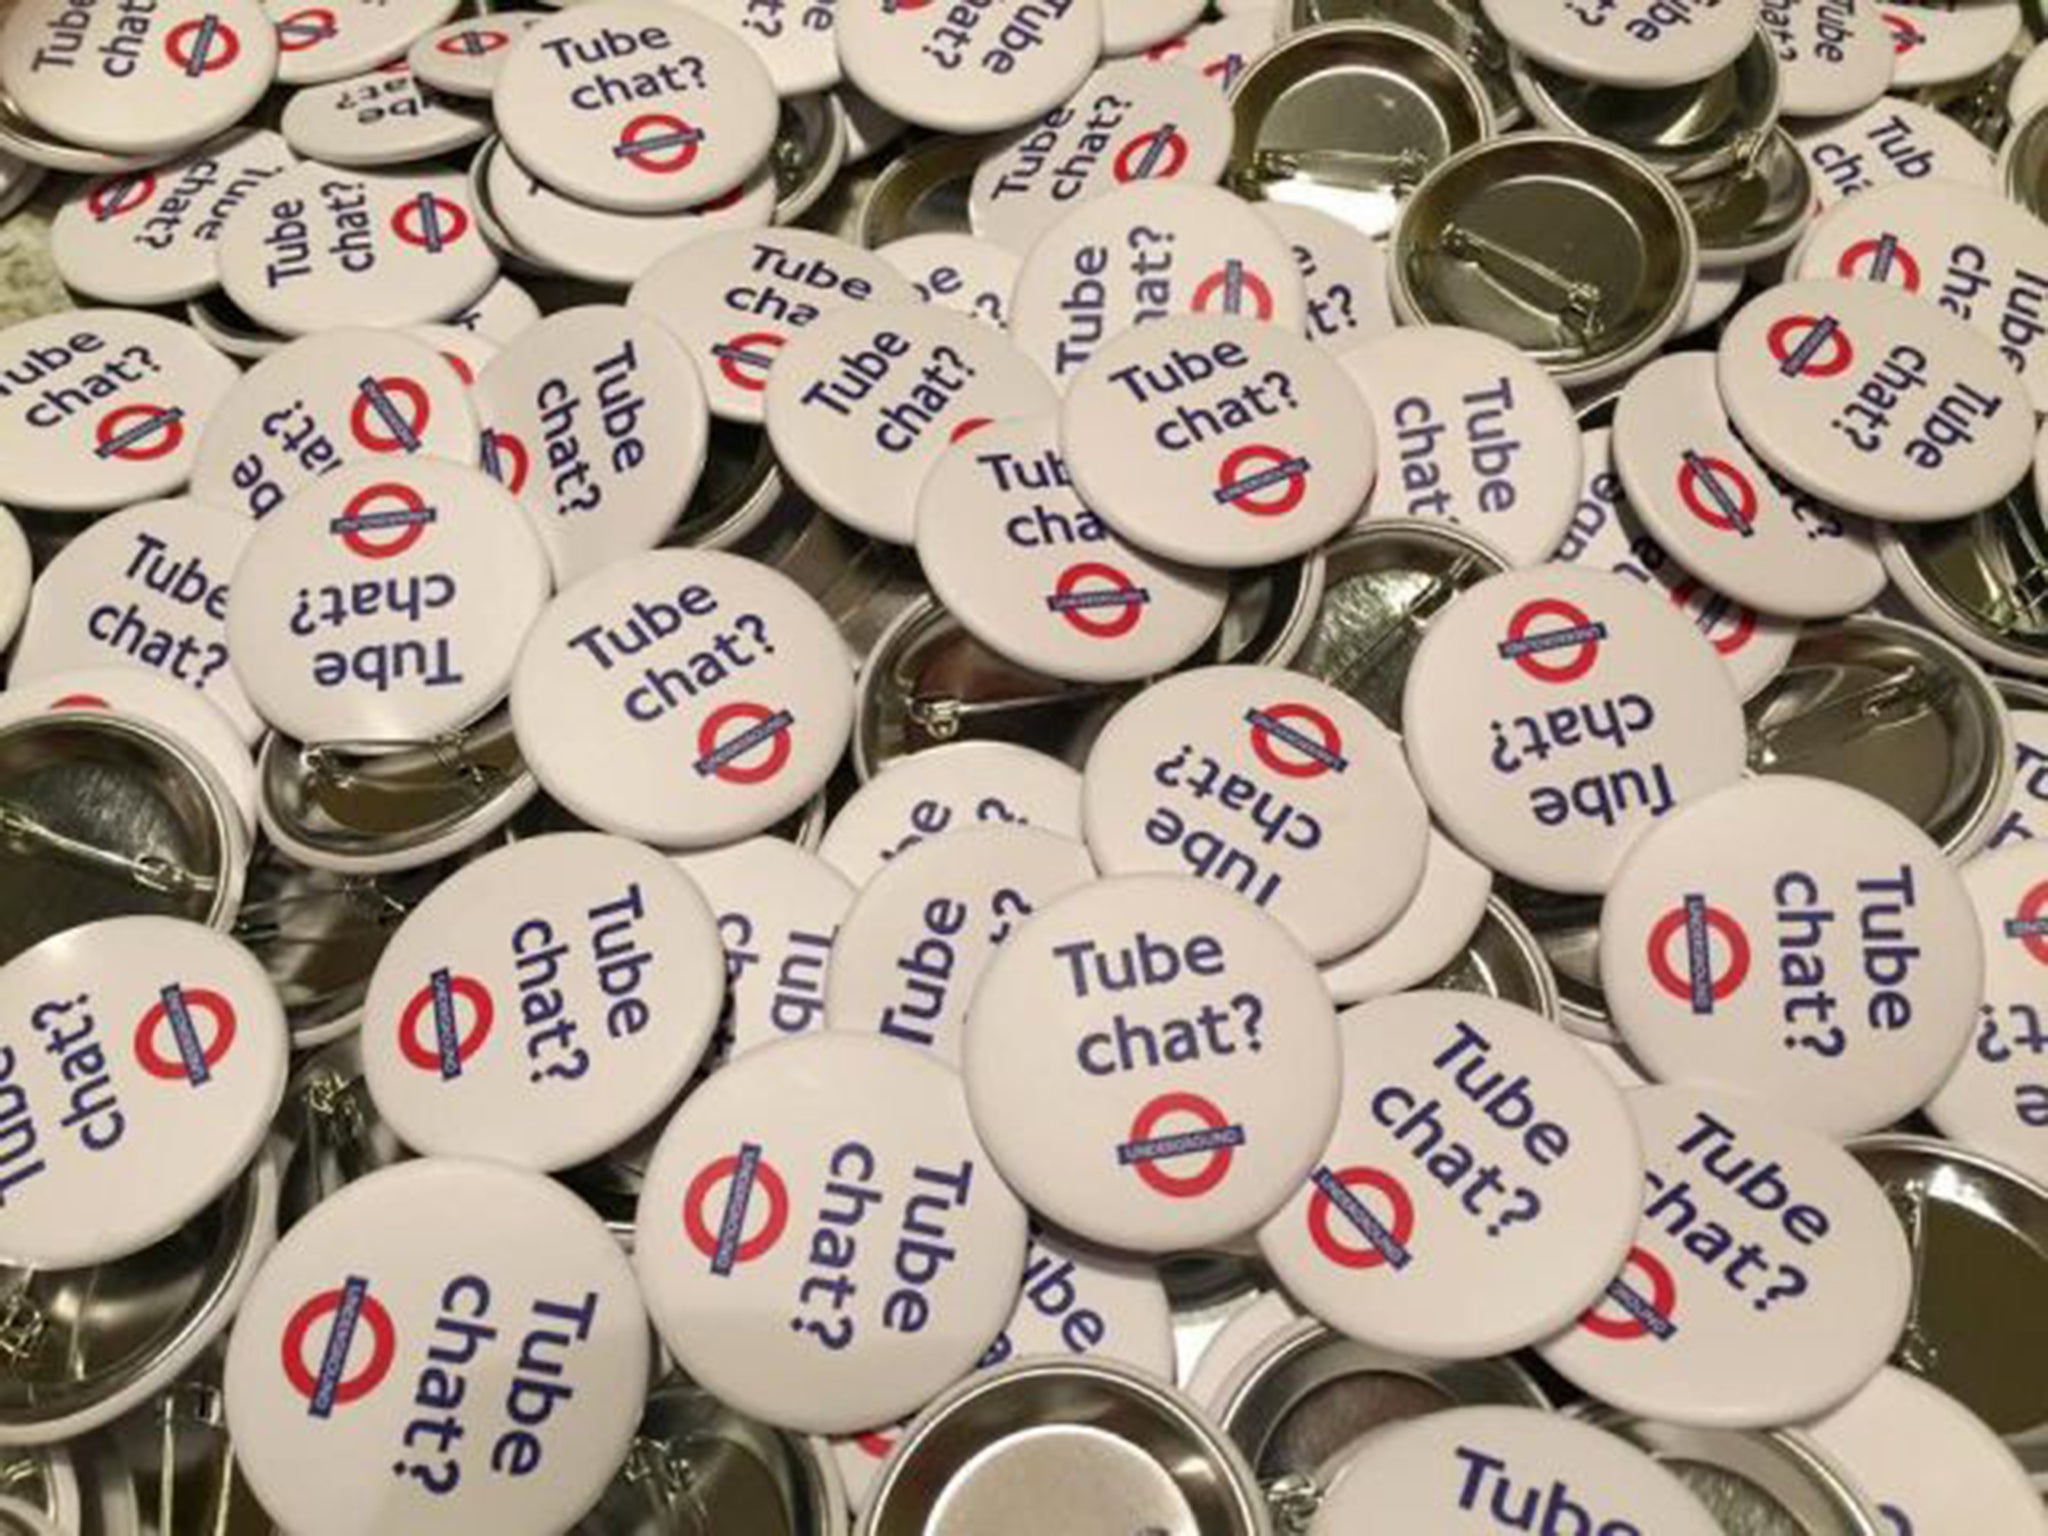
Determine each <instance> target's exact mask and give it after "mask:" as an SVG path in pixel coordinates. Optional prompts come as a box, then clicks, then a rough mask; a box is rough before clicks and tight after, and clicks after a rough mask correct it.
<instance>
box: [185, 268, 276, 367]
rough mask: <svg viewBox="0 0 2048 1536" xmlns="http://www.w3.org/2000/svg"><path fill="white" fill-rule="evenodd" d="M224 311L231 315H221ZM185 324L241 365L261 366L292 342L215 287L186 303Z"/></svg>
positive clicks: (195, 295) (194, 296) (196, 295)
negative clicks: (256, 318) (245, 311)
mask: <svg viewBox="0 0 2048 1536" xmlns="http://www.w3.org/2000/svg"><path fill="white" fill-rule="evenodd" d="M224 308H225V309H226V310H227V311H230V313H223V312H222V311H223V309H224ZM185 321H186V323H187V324H188V325H190V326H191V327H192V329H193V330H195V331H197V332H198V333H199V334H200V335H201V336H203V337H205V338H206V340H208V341H209V342H211V343H212V344H213V345H214V346H216V347H218V348H219V349H220V350H221V351H223V352H225V353H226V354H227V355H228V356H229V357H233V358H239V359H241V360H242V361H243V362H249V363H258V362H261V361H262V360H263V359H264V358H266V357H268V356H270V354H271V353H273V352H276V351H278V350H280V349H281V348H283V347H284V346H285V345H287V344H288V343H289V342H290V341H291V340H292V338H291V337H289V336H285V335H281V334H279V333H278V332H276V331H272V330H267V329H265V328H264V327H263V326H260V325H258V324H257V323H256V322H255V321H254V320H252V319H250V318H249V317H248V316H247V315H245V314H243V313H242V312H241V310H239V309H237V308H235V304H234V301H233V300H232V299H230V298H229V297H228V296H227V295H226V294H225V293H223V292H222V291H221V289H220V287H219V286H218V285H216V286H214V287H212V288H209V289H207V290H206V292H204V293H200V294H194V295H193V296H192V297H191V298H189V299H187V300H186V301H185Z"/></svg>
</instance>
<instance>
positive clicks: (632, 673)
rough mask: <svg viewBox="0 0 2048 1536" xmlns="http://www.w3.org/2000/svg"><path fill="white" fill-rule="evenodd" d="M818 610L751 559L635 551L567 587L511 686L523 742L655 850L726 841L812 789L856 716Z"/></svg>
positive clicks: (587, 806)
mask: <svg viewBox="0 0 2048 1536" xmlns="http://www.w3.org/2000/svg"><path fill="white" fill-rule="evenodd" d="M845 655H846V649H845V644H844V642H843V641H842V640H841V639H840V638H839V631H838V630H837V629H836V628H835V627H834V626H833V624H832V621H831V619H830V618H828V617H827V616H826V614H825V612H824V610H823V609H821V608H820V607H819V606H818V605H817V603H816V601H815V600H813V599H812V598H811V596H810V595H809V594H808V593H806V592H805V591H804V590H803V589H802V588H801V587H799V586H797V585H796V583H795V582H793V581H791V580H790V579H789V578H788V577H786V576H783V575H781V574H779V573H777V572H775V571H773V570H770V569H769V568H768V567H766V566H764V565H761V564H758V563H757V562H755V561H752V560H747V559H743V558H741V557H740V556H738V555H728V554H720V553H716V552H714V551H710V550H679V549H659V550H651V551H649V552H647V553H645V554H640V555H629V556H627V557H626V558H625V559H622V560H616V561H614V562H612V564H610V565H608V566H606V567H604V568H603V569H602V570H600V571H597V572H594V573H593V574H592V575H590V576H587V577H585V578H584V579H583V580H582V581H580V582H578V583H576V585H575V586H573V587H570V588H569V589H567V590H566V591H564V592H563V593H561V594H560V595H559V596H558V597H557V598H556V599H555V601H554V602H553V603H551V604H549V605H548V607H547V608H546V609H545V610H544V611H543V612H542V613H541V616H540V618H539V620H538V621H537V622H536V623H535V624H534V625H533V627H532V630H531V632H530V633H528V635H527V637H526V641H525V646H524V648H523V650H522V651H521V653H520V657H519V665H518V671H517V673H516V675H515V676H514V678H513V682H512V723H513V727H514V729H515V731H516V732H517V735H518V738H519V748H520V752H521V753H522V755H523V756H524V757H525V759H526V763H527V766H528V767H530V768H531V769H532V770H533V773H534V776H535V777H536V778H537V779H539V780H540V783H541V787H542V788H543V789H545V790H547V792H548V793H549V794H550V795H552V796H553V797H554V798H555V799H556V800H558V801H560V802H561V803H562V805H563V806H565V807H566V808H567V809H568V810H569V811H571V812H572V813H573V814H575V815H576V816H578V817H579V818H581V819H582V820H584V821H586V822H588V823H590V824H591V825H592V826H595V827H598V828H601V829H603V830H604V831H608V832H617V833H620V834H621V835H623V836H627V837H633V838H637V839H639V840H641V841H643V842H648V843H652V844H654V845H655V846H656V847H660V848H672V849H687V848H703V847H710V846H714V845H717V844H721V843H729V842H733V841H735V840H737V839H739V838H742V837H746V836H748V835H750V834H752V833H755V832H760V831H764V830H766V829H767V828H769V827H771V826H773V825H774V824H775V823H776V822H778V821H780V820H782V818H783V817H785V816H787V815H789V814H790V813H791V812H792V811H795V810H796V809H798V808H799V807H800V806H802V805H804V804H805V803H806V802H808V801H809V800H810V798H811V796H813V795H814V794H816V793H817V792H818V790H819V789H820V788H821V787H823V785H824V783H825V780H826V779H827V778H829V777H830V776H831V773H832V770H833V768H834V767H835V766H836V765H837V764H838V762H839V758H840V755H841V753H842V752H843V751H844V750H845V748H846V742H847V738H848V736H849V735H850V734H851V732H852V729H853V703H854V695H853V672H852V669H851V667H850V666H849V665H847V663H846V661H845Z"/></svg>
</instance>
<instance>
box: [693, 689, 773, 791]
mask: <svg viewBox="0 0 2048 1536" xmlns="http://www.w3.org/2000/svg"><path fill="white" fill-rule="evenodd" d="M736 721H737V722H742V725H741V729H740V730H739V731H738V732H737V733H735V734H734V735H731V736H727V735H726V734H725V728H726V727H727V726H729V725H731V724H733V723H734V722H736ZM795 723H796V722H795V720H794V719H793V718H792V717H791V715H790V713H789V711H787V710H774V709H770V708H768V706H767V705H765V704H755V703H752V702H750V701H746V700H740V701H736V702H734V703H731V704H725V705H721V706H720V707H719V708H717V709H714V710H713V711H712V712H711V713H710V714H708V715H706V716H705V717H704V723H703V724H702V725H700V726H699V727H697V754H698V755H697V761H696V763H695V764H694V765H693V766H694V767H695V768H696V771H697V776H698V777H699V778H715V779H718V780H720V781H721V782H723V783H726V784H765V783H766V782H767V781H768V780H770V779H772V778H774V777H775V776H776V775H777V774H778V773H780V772H782V770H783V768H784V767H785V766H786V765H787V764H788V762H789V757H790V752H791V743H790V739H789V734H790V727H791V726H792V725H794V724H795ZM763 749H765V750H766V755H765V756H763V757H761V758H760V759H759V760H758V761H756V762H754V763H752V764H751V765H746V766H742V764H741V763H740V761H739V760H740V759H741V758H744V757H751V756H753V754H755V753H756V752H761V751H762V750H763Z"/></svg>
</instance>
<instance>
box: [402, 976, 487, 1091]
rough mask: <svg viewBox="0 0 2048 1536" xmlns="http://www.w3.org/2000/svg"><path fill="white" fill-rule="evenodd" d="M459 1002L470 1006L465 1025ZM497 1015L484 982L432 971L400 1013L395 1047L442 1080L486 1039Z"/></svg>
mask: <svg viewBox="0 0 2048 1536" xmlns="http://www.w3.org/2000/svg"><path fill="white" fill-rule="evenodd" d="M463 1003H466V1004H467V1005H468V1007H469V1027H468V1028H467V1029H464V1028H463V1026H462V1018H461V1009H460V1008H459V1007H458V1006H457V1005H458V1004H463ZM496 1017H497V1007H496V1005H495V1004H494V1003H493V1002H492V1001H491V994H490V990H489V989H488V988H487V987H485V986H484V984H483V983H482V982H480V981H478V980H477V979H476V978H475V977H474V976H456V975H453V974H451V973H449V972H447V971H436V972H434V975H433V978H432V979H431V980H430V981H428V983H427V984H426V985H425V986H424V987H421V988H420V989H419V991H417V992H415V993H413V995H412V998H411V1000H410V1001H409V1002H407V1003H406V1005H405V1011H404V1012H403V1013H401V1014H399V1016H398V1052H399V1054H400V1055H401V1056H403V1057H404V1058H405V1059H406V1061H408V1062H409V1063H411V1064H412V1065H413V1066H415V1067H417V1068H419V1070H420V1071H422V1072H433V1073H436V1074H438V1075H439V1076H440V1077H441V1078H442V1079H443V1080H444V1081H445V1080H447V1079H450V1078H456V1077H460V1076H461V1075H462V1067H463V1064H464V1063H465V1062H467V1061H468V1060H469V1059H470V1058H471V1057H472V1056H474V1055H475V1054H476V1053H477V1052H478V1051H480V1050H482V1049H483V1046H484V1042H485V1041H486V1040H488V1039H490V1037H491V1024H492V1022H493V1020H494V1019H495V1018H496ZM423 1024H424V1025H425V1026H426V1028H425V1029H422V1028H421V1026H422V1025H423Z"/></svg>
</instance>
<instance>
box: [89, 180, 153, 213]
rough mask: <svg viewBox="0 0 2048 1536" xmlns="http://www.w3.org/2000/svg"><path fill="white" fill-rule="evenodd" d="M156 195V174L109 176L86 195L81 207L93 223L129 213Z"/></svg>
mask: <svg viewBox="0 0 2048 1536" xmlns="http://www.w3.org/2000/svg"><path fill="white" fill-rule="evenodd" d="M155 194H156V175H155V173H154V172H151V171H136V172H134V173H133V174H131V175H127V176H110V177H108V178H107V179H106V180H105V181H102V182H99V183H97V184H96V185H95V186H94V187H93V189H92V190H91V191H90V192H88V193H87V194H86V197H85V206H86V209H87V211H88V212H90V213H91V214H92V216H93V219H94V220H95V222H97V223H101V224H104V223H106V222H107V220H109V219H118V218H120V217H121V216H122V215H123V214H126V213H133V212H134V211H135V210H136V209H138V208H140V207H142V206H143V205H144V204H146V203H147V202H148V201H149V200H150V198H151V197H153V196H154V195H155Z"/></svg>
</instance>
